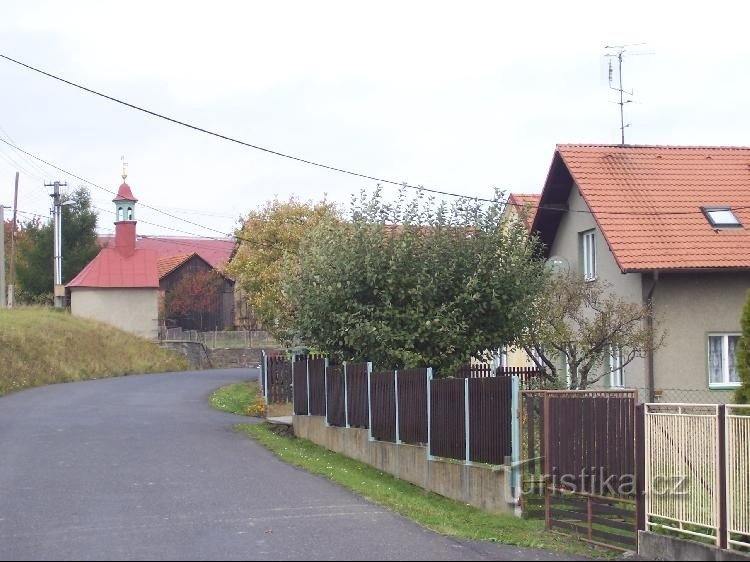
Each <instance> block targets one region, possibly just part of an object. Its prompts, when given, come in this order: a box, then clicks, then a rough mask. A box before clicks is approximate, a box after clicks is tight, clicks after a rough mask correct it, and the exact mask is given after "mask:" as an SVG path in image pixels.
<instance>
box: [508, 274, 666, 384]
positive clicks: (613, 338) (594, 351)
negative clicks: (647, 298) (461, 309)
mask: <svg viewBox="0 0 750 562" xmlns="http://www.w3.org/2000/svg"><path fill="white" fill-rule="evenodd" d="M528 313H529V315H528V325H527V327H526V329H525V330H524V331H523V332H522V333H521V336H520V337H519V338H518V339H517V341H516V345H517V346H519V347H521V348H523V349H524V351H526V353H527V354H528V356H529V357H530V358H531V359H532V361H533V362H534V363H535V364H536V366H537V368H539V369H540V370H541V371H543V372H544V373H545V376H546V378H547V380H548V381H549V382H550V383H552V384H555V385H558V386H565V385H566V381H569V383H568V384H567V386H569V388H571V389H581V390H582V389H585V388H588V387H589V386H591V385H592V384H594V383H597V382H599V381H600V380H602V379H603V378H604V377H606V376H609V375H610V374H611V373H612V372H613V371H614V370H615V369H619V368H622V367H625V366H626V365H628V364H629V363H631V362H633V361H634V360H635V359H636V358H639V357H641V358H645V357H647V355H648V353H649V351H650V350H655V349H656V348H658V347H659V346H660V345H661V342H662V340H663V334H659V333H658V332H657V330H656V329H654V328H651V327H650V325H649V323H648V321H647V320H648V316H649V310H648V307H647V306H645V305H643V304H641V303H631V302H627V301H625V300H624V299H622V298H620V297H618V296H617V295H616V294H614V293H612V292H611V291H610V287H609V285H608V284H606V283H604V282H602V281H586V280H584V279H583V278H582V277H581V276H579V275H574V274H554V275H551V276H550V277H548V278H547V281H546V283H545V286H544V290H543V291H541V292H540V293H539V295H538V298H537V299H536V300H535V301H534V303H533V305H532V306H531V307H530V308H529V310H528ZM613 354H614V355H615V357H616V358H617V360H616V361H614V362H613V361H611V359H610V358H611V357H612V356H613Z"/></svg>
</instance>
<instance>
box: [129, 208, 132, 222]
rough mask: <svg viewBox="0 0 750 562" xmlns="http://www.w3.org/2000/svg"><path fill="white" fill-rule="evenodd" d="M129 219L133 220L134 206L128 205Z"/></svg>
mask: <svg viewBox="0 0 750 562" xmlns="http://www.w3.org/2000/svg"><path fill="white" fill-rule="evenodd" d="M128 220H129V221H132V220H133V207H128Z"/></svg>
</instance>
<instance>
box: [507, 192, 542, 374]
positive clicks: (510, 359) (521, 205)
mask: <svg viewBox="0 0 750 562" xmlns="http://www.w3.org/2000/svg"><path fill="white" fill-rule="evenodd" d="M540 198H541V194H539V193H510V194H508V199H506V201H505V207H504V208H503V216H502V220H503V221H516V220H520V221H523V224H524V226H526V228H527V229H531V223H532V221H533V220H534V215H535V214H536V209H537V207H538V206H539V199H540ZM502 364H503V366H504V367H533V366H534V362H533V361H532V360H531V359H530V358H529V356H528V355H527V354H526V352H525V351H523V350H522V349H516V348H512V347H507V348H505V350H504V351H503V358H502Z"/></svg>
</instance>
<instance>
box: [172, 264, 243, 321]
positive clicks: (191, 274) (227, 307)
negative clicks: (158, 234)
mask: <svg viewBox="0 0 750 562" xmlns="http://www.w3.org/2000/svg"><path fill="white" fill-rule="evenodd" d="M157 267H158V272H159V302H160V315H159V317H160V318H161V319H163V321H164V323H165V325H166V326H167V327H171V326H179V327H181V328H183V329H185V330H199V331H205V330H217V329H218V330H226V329H231V328H232V327H233V325H234V318H233V305H234V280H232V279H230V278H229V277H227V276H226V275H224V274H223V273H221V270H218V269H216V268H215V267H214V266H213V265H212V264H211V263H209V262H208V260H206V259H204V258H203V257H202V256H201V255H200V254H198V253H197V252H193V253H191V254H183V255H177V256H171V257H164V258H161V259H160V260H159V261H158V264H157ZM201 283H202V284H203V285H204V286H201ZM208 285H211V286H212V289H213V290H211V291H210V292H206V288H207V286H208ZM190 289H193V290H196V291H200V292H202V293H203V294H200V295H198V297H197V299H196V300H199V301H200V302H196V303H195V306H188V307H187V310H185V307H184V306H183V307H179V306H177V302H176V300H175V296H176V294H177V293H179V292H180V291H185V290H190Z"/></svg>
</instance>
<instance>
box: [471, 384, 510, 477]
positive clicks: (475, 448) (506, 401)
mask: <svg viewBox="0 0 750 562" xmlns="http://www.w3.org/2000/svg"><path fill="white" fill-rule="evenodd" d="M512 392H513V379H512V378H511V377H492V378H483V379H482V378H475V379H469V440H470V443H469V454H470V459H471V460H472V461H475V462H484V463H491V464H504V463H505V460H506V457H510V455H511V451H512V449H513V437H512V434H511V416H512V407H511V406H512V399H513V397H512Z"/></svg>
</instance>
